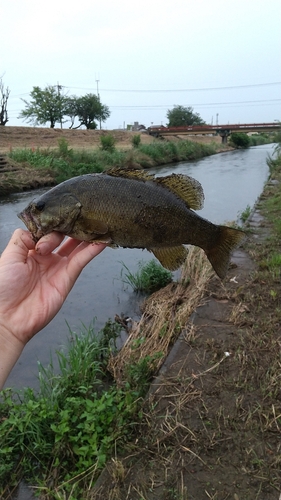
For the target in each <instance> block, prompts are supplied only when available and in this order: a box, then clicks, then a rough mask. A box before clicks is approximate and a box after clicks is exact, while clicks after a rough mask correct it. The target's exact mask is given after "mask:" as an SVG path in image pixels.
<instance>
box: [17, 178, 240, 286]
mask: <svg viewBox="0 0 281 500" xmlns="http://www.w3.org/2000/svg"><path fill="white" fill-rule="evenodd" d="M203 201H204V194H203V189H202V186H201V184H200V183H199V182H198V181H196V180H195V179H193V178H191V177H188V176H186V175H183V174H171V175H168V176H166V177H154V176H153V175H151V174H149V173H147V172H144V171H141V170H132V171H130V170H122V169H112V170H108V171H106V172H104V173H102V174H86V175H81V176H78V177H73V178H72V179H69V180H67V181H65V182H62V183H61V184H58V185H57V186H55V187H54V188H52V189H50V190H49V191H47V192H46V193H45V194H43V195H42V196H40V197H39V198H38V199H37V200H34V201H32V202H31V203H30V204H29V205H28V206H27V207H26V208H25V209H24V210H23V211H22V212H21V213H20V214H18V217H19V218H20V219H21V220H22V221H23V222H24V224H25V225H26V227H27V228H28V230H29V231H30V232H31V233H32V235H33V238H34V239H35V240H36V241H38V240H39V238H41V237H42V236H43V235H45V234H48V233H50V232H52V231H58V232H61V233H63V234H65V235H68V236H71V237H73V238H76V239H78V240H81V241H89V242H95V241H96V242H105V243H107V244H108V245H111V246H121V247H127V248H146V249H147V250H149V251H150V252H152V253H153V254H154V255H155V257H156V258H157V259H158V260H159V261H160V263H161V264H162V265H163V266H164V267H165V268H167V269H169V270H172V271H173V270H175V269H178V268H179V267H180V266H181V265H182V264H183V262H184V261H185V259H186V256H187V252H188V249H187V248H186V247H185V246H184V245H188V244H191V245H195V246H199V247H200V248H202V249H203V250H204V251H205V253H206V255H207V257H208V259H209V261H210V262H211V264H212V266H213V268H214V270H215V271H216V273H217V275H218V276H219V277H220V278H221V279H223V278H224V277H225V275H226V272H227V269H228V265H229V260H230V256H231V252H232V251H233V249H234V248H235V247H236V246H237V245H238V244H239V243H240V242H241V240H242V239H243V238H244V233H243V231H240V230H238V229H233V228H230V227H228V226H222V225H216V224H213V223H212V222H209V221H208V220H206V219H204V218H202V217H200V216H199V215H198V214H196V213H195V212H194V210H199V209H200V208H202V206H203Z"/></svg>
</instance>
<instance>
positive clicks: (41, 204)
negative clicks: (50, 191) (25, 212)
mask: <svg viewBox="0 0 281 500" xmlns="http://www.w3.org/2000/svg"><path fill="white" fill-rule="evenodd" d="M44 207H45V202H44V201H38V202H37V203H36V205H35V208H36V209H37V210H39V212H42V210H43V209H44Z"/></svg>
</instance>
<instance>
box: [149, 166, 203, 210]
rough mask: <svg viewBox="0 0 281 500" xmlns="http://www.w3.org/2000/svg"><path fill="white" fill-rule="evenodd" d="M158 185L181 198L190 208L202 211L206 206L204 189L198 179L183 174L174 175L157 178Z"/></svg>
mask: <svg viewBox="0 0 281 500" xmlns="http://www.w3.org/2000/svg"><path fill="white" fill-rule="evenodd" d="M155 181H156V182H157V184H161V186H164V187H165V188H167V189H169V190H170V191H172V192H173V193H174V194H175V195H176V196H178V197H179V198H181V199H182V200H183V201H184V202H185V204H186V205H187V207H188V208H193V209H194V210H200V209H201V208H203V205H204V192H203V188H202V186H201V184H200V182H198V181H197V180H196V179H193V178H192V177H189V176H188V175H183V174H172V175H167V176H166V177H157V178H156V179H155Z"/></svg>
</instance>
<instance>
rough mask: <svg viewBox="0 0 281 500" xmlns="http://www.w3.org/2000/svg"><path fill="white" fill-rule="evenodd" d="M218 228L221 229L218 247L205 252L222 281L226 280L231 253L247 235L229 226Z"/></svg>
mask: <svg viewBox="0 0 281 500" xmlns="http://www.w3.org/2000/svg"><path fill="white" fill-rule="evenodd" d="M218 227H219V228H220V234H219V237H218V239H217V242H216V245H215V246H213V247H212V248H211V249H208V250H205V252H206V255H207V257H208V259H209V261H210V263H211V264H212V266H213V268H214V270H215V271H216V273H217V275H218V276H219V277H220V278H221V279H224V278H225V276H226V273H227V270H228V266H229V262H230V257H231V253H232V252H233V250H234V249H235V248H236V247H237V246H238V245H239V243H241V241H242V240H243V239H244V238H245V233H244V232H243V231H240V230H239V229H234V228H232V227H228V226H218Z"/></svg>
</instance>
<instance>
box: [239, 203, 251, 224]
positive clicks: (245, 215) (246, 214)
mask: <svg viewBox="0 0 281 500" xmlns="http://www.w3.org/2000/svg"><path fill="white" fill-rule="evenodd" d="M251 210H252V209H251V207H250V205H247V206H246V208H245V210H243V211H242V212H239V213H238V216H239V218H240V219H241V221H242V222H246V220H247V219H248V218H249V217H250V214H251Z"/></svg>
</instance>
